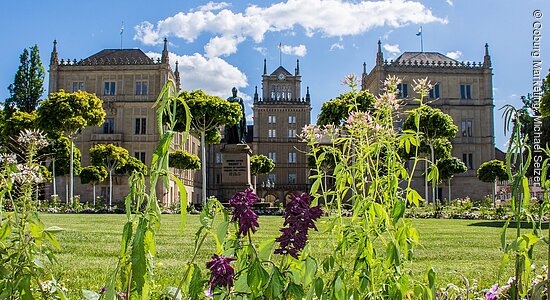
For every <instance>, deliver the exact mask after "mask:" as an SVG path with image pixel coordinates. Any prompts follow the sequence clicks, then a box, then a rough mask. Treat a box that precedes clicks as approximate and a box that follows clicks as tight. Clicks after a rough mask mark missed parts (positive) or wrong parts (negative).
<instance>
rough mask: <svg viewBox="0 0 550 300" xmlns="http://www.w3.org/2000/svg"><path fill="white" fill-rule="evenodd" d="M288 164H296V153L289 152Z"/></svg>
mask: <svg viewBox="0 0 550 300" xmlns="http://www.w3.org/2000/svg"><path fill="white" fill-rule="evenodd" d="M288 163H289V164H295V163H296V152H288Z"/></svg>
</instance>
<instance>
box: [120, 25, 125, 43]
mask: <svg viewBox="0 0 550 300" xmlns="http://www.w3.org/2000/svg"><path fill="white" fill-rule="evenodd" d="M123 33H124V21H122V25H121V26H120V50H122V34H123Z"/></svg>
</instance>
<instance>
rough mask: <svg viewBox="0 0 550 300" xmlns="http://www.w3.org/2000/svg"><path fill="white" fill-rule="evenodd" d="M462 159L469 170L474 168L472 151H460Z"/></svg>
mask: <svg viewBox="0 0 550 300" xmlns="http://www.w3.org/2000/svg"><path fill="white" fill-rule="evenodd" d="M462 161H463V162H464V164H465V165H466V167H468V169H469V170H473V169H474V155H473V154H472V153H462Z"/></svg>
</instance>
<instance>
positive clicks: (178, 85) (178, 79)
mask: <svg viewBox="0 0 550 300" xmlns="http://www.w3.org/2000/svg"><path fill="white" fill-rule="evenodd" d="M178 64H179V63H178V61H177V60H176V70H175V71H174V77H176V89H177V90H178V91H179V89H180V71H179V68H178Z"/></svg>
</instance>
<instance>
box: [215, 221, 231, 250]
mask: <svg viewBox="0 0 550 300" xmlns="http://www.w3.org/2000/svg"><path fill="white" fill-rule="evenodd" d="M228 226H229V221H223V222H221V223H220V224H219V225H218V228H217V230H216V234H214V239H215V240H216V248H217V252H218V253H220V254H221V253H222V252H223V243H224V242H225V238H226V236H227V227H228Z"/></svg>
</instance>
